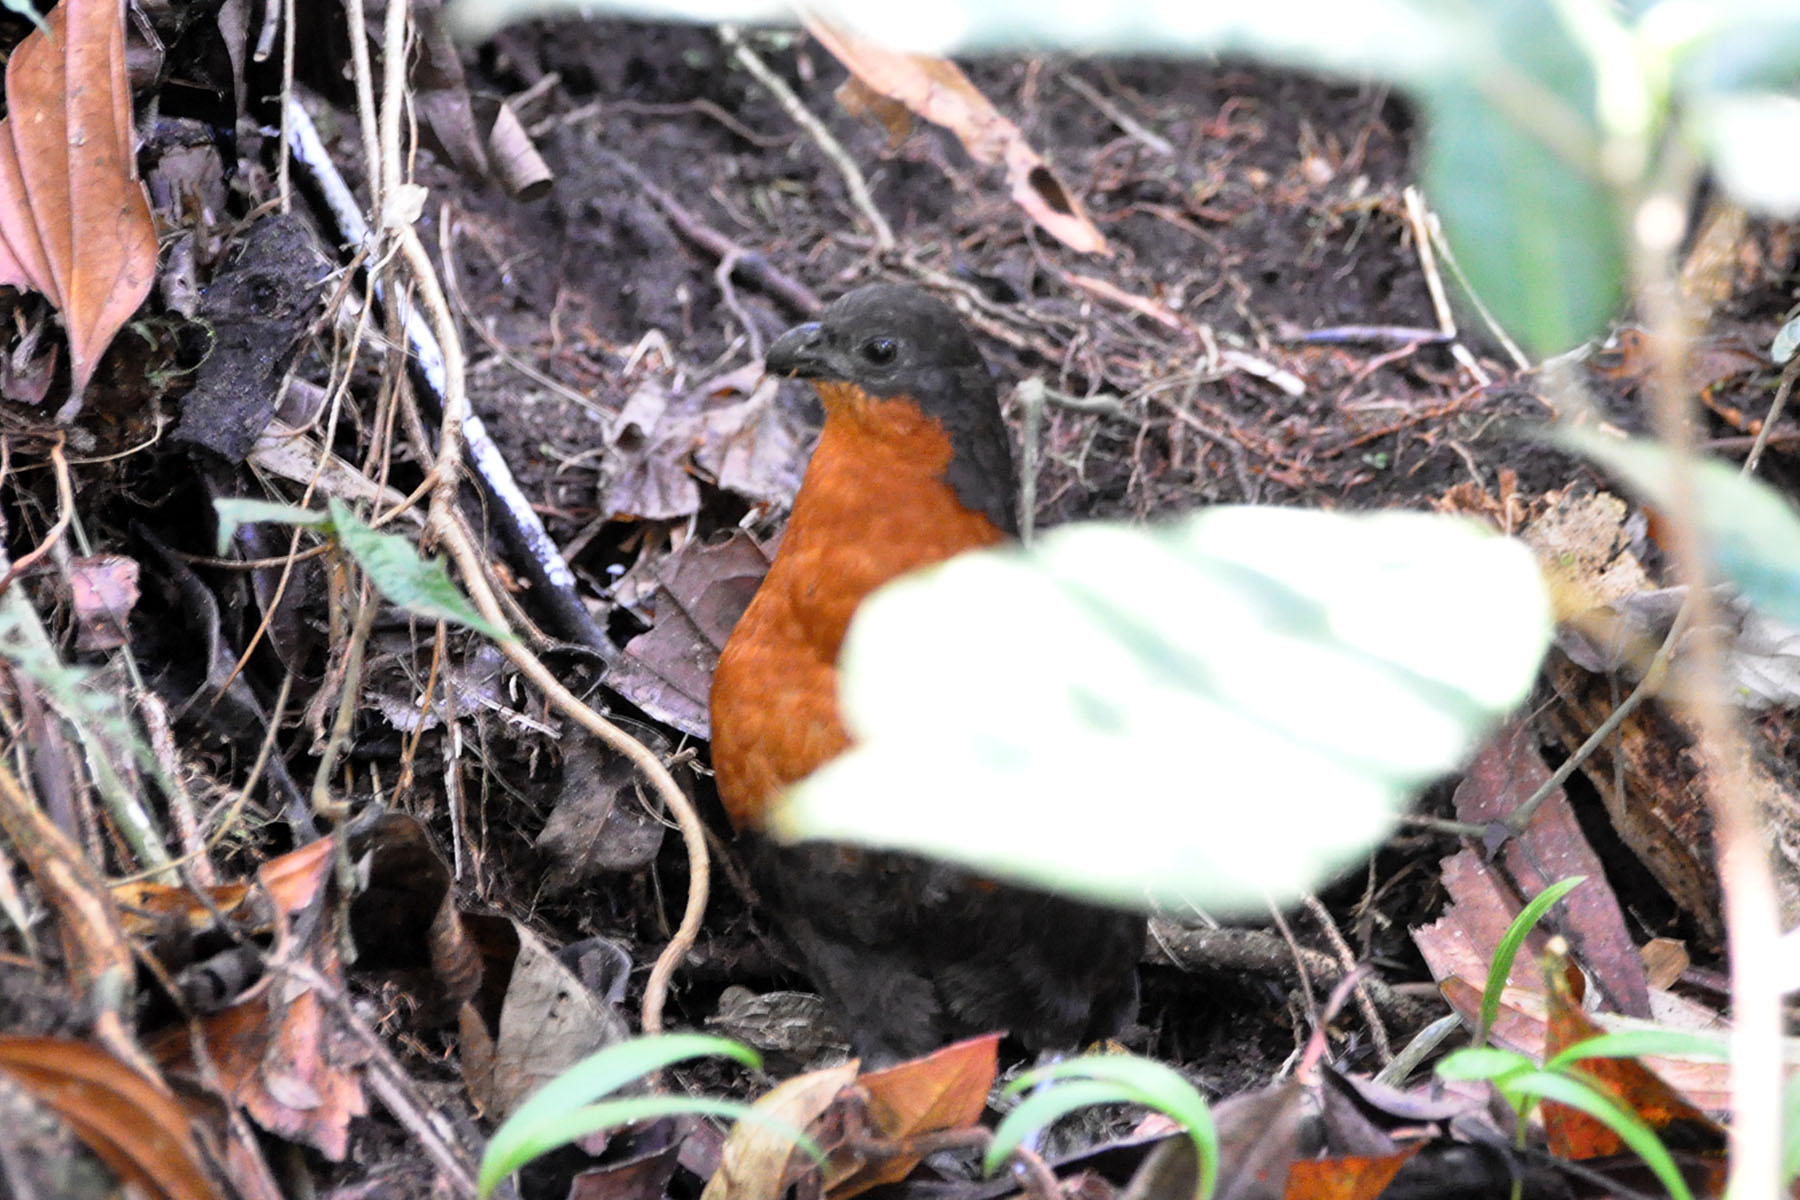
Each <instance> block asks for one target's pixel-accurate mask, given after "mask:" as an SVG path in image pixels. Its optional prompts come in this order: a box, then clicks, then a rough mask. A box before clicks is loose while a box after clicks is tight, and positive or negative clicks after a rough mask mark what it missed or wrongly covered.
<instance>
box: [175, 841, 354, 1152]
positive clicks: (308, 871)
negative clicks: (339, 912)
mask: <svg viewBox="0 0 1800 1200" xmlns="http://www.w3.org/2000/svg"><path fill="white" fill-rule="evenodd" d="M331 845H332V840H331V839H329V838H326V839H322V840H320V841H318V842H315V843H311V844H309V845H306V846H302V847H301V848H300V849H299V850H296V851H293V852H292V853H290V854H286V855H283V856H282V857H281V858H279V859H276V860H274V861H273V862H270V863H267V864H265V865H264V866H263V868H262V870H261V871H259V872H257V881H258V883H260V884H261V885H262V890H264V891H265V892H267V893H268V894H269V895H270V896H271V897H273V898H274V902H275V905H276V908H277V910H278V911H279V912H280V913H281V914H282V916H283V917H284V918H291V917H292V916H293V915H294V914H295V913H296V912H297V911H298V908H299V907H304V906H305V905H306V904H318V903H322V902H323V888H324V884H325V880H326V878H327V877H328V876H329V874H330V868H331V862H332V856H331V854H330V848H331ZM291 906H292V907H291ZM292 923H293V922H292V921H291V920H289V919H283V920H279V921H276V922H275V923H274V933H275V948H274V950H273V951H272V952H271V953H270V955H269V967H268V971H267V973H266V974H264V975H263V977H262V978H261V979H259V980H257V981H256V983H255V984H253V985H252V986H251V987H249V988H248V989H246V990H245V991H244V993H243V994H242V995H241V996H240V997H238V999H237V1000H236V1001H235V1002H234V1003H233V1004H231V1005H230V1006H229V1007H227V1008H225V1009H222V1010H220V1011H219V1012H216V1013H213V1014H211V1015H209V1016H208V1017H206V1018H205V1019H204V1020H203V1021H202V1022H201V1023H200V1027H201V1030H202V1032H203V1034H204V1036H205V1038H206V1049H207V1053H208V1054H209V1055H210V1057H211V1059H212V1065H213V1068H214V1071H213V1072H211V1073H208V1074H205V1075H198V1076H197V1078H198V1080H199V1081H201V1082H205V1081H207V1080H209V1079H215V1078H216V1079H217V1080H218V1081H219V1083H220V1084H221V1085H222V1091H223V1093H224V1098H226V1099H228V1100H231V1101H234V1102H236V1103H238V1104H241V1105H243V1107H244V1110H245V1111H246V1112H248V1113H249V1114H250V1116H251V1117H252V1118H253V1119H254V1120H255V1121H256V1123H257V1124H258V1125H261V1126H262V1127H263V1128H264V1129H267V1130H269V1131H270V1132H271V1133H275V1134H279V1135H280V1136H282V1137H285V1138H288V1139H289V1140H292V1141H297V1142H303V1143H305V1144H307V1145H309V1146H312V1147H314V1148H315V1149H317V1150H318V1151H319V1152H320V1153H321V1154H323V1155H325V1156H326V1157H327V1158H329V1159H331V1160H332V1161H333V1162H340V1161H342V1160H343V1157H344V1154H345V1152H346V1151H347V1150H348V1149H349V1131H350V1119H351V1118H352V1117H358V1116H361V1115H362V1114H364V1113H365V1112H367V1111H368V1101H367V1100H366V1099H365V1098H364V1096H363V1091H362V1083H361V1080H360V1077H359V1074H358V1068H359V1067H360V1066H361V1064H362V1062H363V1060H364V1059H365V1058H366V1057H367V1052H366V1050H364V1049H363V1047H362V1046H361V1044H360V1043H358V1042H356V1041H355V1040H354V1039H353V1038H352V1037H351V1036H350V1035H348V1034H347V1033H346V1032H344V1031H343V1030H342V1029H341V1027H340V1025H339V1022H338V1019H337V1017H336V1016H335V1015H334V1014H333V1012H332V1011H331V1009H330V1008H329V1007H328V1006H327V1005H326V1004H325V1002H324V1000H323V998H322V997H321V996H320V995H319V992H318V990H317V989H316V988H315V987H310V986H307V985H306V983H304V982H303V980H304V979H305V978H306V976H307V975H311V976H314V977H316V978H318V979H319V980H321V981H323V982H324V984H325V985H326V986H330V987H337V986H340V985H341V981H342V976H343V972H342V969H341V966H340V964H339V962H338V958H337V950H336V947H337V936H338V933H337V924H336V921H335V919H334V917H333V915H332V914H330V913H325V914H322V915H321V919H320V920H318V921H316V922H314V923H313V925H312V936H311V937H310V938H309V939H308V940H307V941H305V942H299V941H297V940H295V938H294V936H293V931H292V929H291V928H290V925H291V924H292ZM301 963H304V964H305V965H306V966H307V967H309V968H310V971H309V972H306V973H302V972H298V971H295V970H294V969H293V968H294V966H295V965H298V964H301ZM188 1028H189V1027H188V1026H187V1025H186V1024H181V1025H176V1026H174V1027H172V1028H171V1029H169V1030H167V1031H166V1032H165V1033H164V1034H163V1035H162V1036H161V1037H159V1038H156V1039H153V1040H152V1041H151V1043H150V1044H149V1046H148V1049H149V1051H150V1053H151V1055H152V1056H153V1057H154V1058H155V1059H156V1061H157V1062H158V1063H160V1064H162V1067H163V1070H164V1072H165V1073H167V1074H170V1075H175V1074H178V1073H189V1071H190V1067H191V1063H192V1059H193V1048H192V1046H191V1045H190V1042H189V1036H188Z"/></svg>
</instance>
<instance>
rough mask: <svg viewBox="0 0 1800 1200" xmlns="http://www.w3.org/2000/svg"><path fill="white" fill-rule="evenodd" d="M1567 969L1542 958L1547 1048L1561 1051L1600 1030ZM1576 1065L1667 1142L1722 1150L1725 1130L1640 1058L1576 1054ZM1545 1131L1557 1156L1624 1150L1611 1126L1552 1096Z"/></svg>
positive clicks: (1563, 964)
mask: <svg viewBox="0 0 1800 1200" xmlns="http://www.w3.org/2000/svg"><path fill="white" fill-rule="evenodd" d="M1567 970H1568V963H1567V960H1564V959H1560V958H1554V957H1553V958H1550V959H1547V960H1546V962H1545V964H1544V976H1545V978H1546V981H1547V986H1548V990H1549V1001H1550V1008H1549V1038H1548V1041H1547V1042H1546V1043H1545V1046H1544V1053H1545V1054H1559V1053H1561V1052H1562V1051H1563V1050H1566V1049H1568V1048H1569V1047H1570V1046H1573V1045H1575V1044H1576V1043H1577V1042H1584V1041H1587V1040H1588V1039H1589V1038H1592V1037H1597V1036H1598V1035H1599V1034H1600V1033H1601V1032H1602V1030H1601V1028H1600V1027H1599V1026H1598V1025H1596V1024H1595V1023H1594V1022H1593V1020H1591V1019H1590V1018H1589V1017H1588V1015H1587V1014H1586V1013H1584V1012H1582V1011H1581V1005H1580V1002H1579V1001H1577V1000H1576V999H1575V998H1574V996H1573V995H1572V994H1571V992H1570V989H1569V986H1568V982H1567V980H1566V978H1565V972H1566V971H1567ZM1574 1065H1575V1066H1577V1067H1578V1068H1580V1069H1581V1070H1582V1071H1584V1072H1586V1073H1587V1074H1588V1076H1589V1077H1590V1078H1591V1080H1592V1081H1594V1082H1595V1083H1596V1084H1598V1086H1599V1088H1600V1090H1601V1091H1603V1092H1605V1093H1607V1094H1608V1095H1609V1096H1611V1097H1612V1098H1613V1099H1614V1100H1616V1101H1618V1102H1619V1103H1620V1104H1622V1105H1624V1106H1625V1107H1626V1108H1629V1109H1630V1110H1631V1111H1632V1112H1634V1113H1636V1114H1637V1115H1638V1116H1639V1117H1641V1118H1643V1120H1644V1122H1645V1123H1646V1124H1647V1125H1649V1126H1650V1128H1652V1129H1654V1130H1656V1131H1657V1132H1658V1133H1660V1134H1663V1135H1664V1139H1663V1140H1664V1141H1665V1142H1666V1143H1667V1144H1668V1145H1671V1146H1681V1147H1684V1148H1686V1149H1690V1150H1698V1149H1702V1148H1705V1147H1711V1148H1713V1149H1715V1150H1716V1151H1722V1150H1723V1148H1724V1144H1725V1131H1724V1130H1723V1129H1721V1128H1720V1127H1719V1126H1718V1125H1717V1124H1715V1123H1714V1122H1713V1121H1712V1119H1711V1118H1709V1117H1708V1116H1707V1115H1706V1114H1705V1113H1703V1112H1701V1111H1700V1110H1699V1109H1698V1108H1696V1107H1694V1106H1693V1105H1692V1104H1689V1103H1688V1102H1687V1101H1686V1100H1684V1099H1682V1097H1681V1096H1680V1095H1678V1094H1677V1093H1676V1091H1675V1089H1674V1088H1672V1087H1670V1086H1669V1084H1667V1083H1665V1082H1664V1081H1663V1080H1662V1079H1660V1078H1658V1077H1657V1075H1656V1073H1655V1072H1654V1071H1652V1070H1651V1069H1650V1068H1649V1067H1648V1066H1646V1065H1645V1064H1644V1063H1643V1062H1640V1061H1638V1060H1637V1059H1631V1058H1583V1059H1578V1060H1576V1062H1575V1064H1574ZM1721 1065H1722V1064H1721ZM1544 1132H1545V1134H1546V1136H1547V1137H1548V1140H1549V1143H1550V1151H1551V1153H1553V1154H1555V1155H1556V1156H1557V1157H1559V1158H1567V1159H1574V1160H1580V1159H1586V1158H1599V1157H1601V1156H1602V1155H1608V1154H1619V1153H1622V1152H1624V1150H1625V1143H1624V1141H1623V1139H1621V1138H1620V1137H1619V1135H1618V1134H1616V1133H1614V1132H1613V1131H1612V1130H1611V1128H1609V1127H1608V1126H1606V1125H1605V1124H1603V1123H1601V1122H1600V1121H1597V1120H1595V1119H1594V1118H1593V1117H1590V1116H1588V1115H1587V1114H1586V1113H1584V1112H1581V1111H1580V1110H1578V1109H1573V1108H1570V1107H1568V1106H1567V1105H1563V1104H1557V1103H1555V1102H1554V1101H1548V1100H1546V1101H1545V1102H1544ZM1671 1134H1673V1135H1674V1136H1670V1135H1671Z"/></svg>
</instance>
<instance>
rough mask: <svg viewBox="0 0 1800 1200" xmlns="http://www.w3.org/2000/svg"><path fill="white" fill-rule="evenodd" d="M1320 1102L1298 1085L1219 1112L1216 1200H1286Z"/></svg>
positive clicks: (1243, 1097) (1242, 1098) (1228, 1104)
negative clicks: (1302, 1140) (1289, 1179)
mask: <svg viewBox="0 0 1800 1200" xmlns="http://www.w3.org/2000/svg"><path fill="white" fill-rule="evenodd" d="M1318 1115H1319V1108H1318V1101H1317V1100H1316V1099H1315V1097H1314V1096H1313V1094H1312V1092H1311V1091H1310V1090H1309V1089H1308V1088H1306V1087H1305V1086H1304V1085H1303V1084H1301V1083H1300V1082H1299V1081H1298V1080H1289V1081H1288V1082H1286V1083H1282V1084H1276V1085H1274V1086H1272V1087H1267V1088H1264V1089H1263V1090H1261V1091H1259V1092H1245V1093H1240V1094H1239V1095H1236V1096H1232V1097H1229V1098H1228V1099H1225V1100H1222V1101H1220V1102H1219V1103H1217V1104H1215V1105H1214V1106H1213V1122H1214V1124H1215V1125H1217V1126H1218V1131H1219V1181H1218V1186H1217V1187H1216V1188H1215V1189H1214V1191H1213V1196H1214V1197H1215V1198H1216V1200H1280V1198H1281V1197H1283V1196H1285V1195H1286V1194H1287V1179H1288V1174H1289V1172H1290V1171H1291V1170H1292V1168H1293V1166H1294V1162H1295V1160H1296V1159H1297V1158H1298V1157H1299V1155H1300V1153H1301V1150H1300V1143H1301V1139H1302V1136H1303V1134H1304V1133H1306V1132H1307V1131H1308V1130H1309V1127H1310V1126H1311V1125H1312V1124H1313V1123H1314V1122H1315V1121H1316V1120H1317V1119H1318Z"/></svg>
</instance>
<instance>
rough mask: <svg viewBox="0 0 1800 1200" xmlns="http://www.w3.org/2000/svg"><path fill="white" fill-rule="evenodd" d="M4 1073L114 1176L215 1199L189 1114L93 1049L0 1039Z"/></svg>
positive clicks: (193, 1199)
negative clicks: (60, 1120)
mask: <svg viewBox="0 0 1800 1200" xmlns="http://www.w3.org/2000/svg"><path fill="white" fill-rule="evenodd" d="M0 1072H4V1073H5V1074H7V1075H8V1076H10V1077H11V1078H13V1079H14V1080H16V1081H17V1082H18V1083H19V1084H20V1085H21V1086H23V1087H24V1088H25V1089H26V1090H27V1091H29V1092H31V1094H32V1095H33V1096H34V1097H36V1098H37V1100H38V1101H39V1103H41V1104H44V1105H45V1106H47V1107H49V1108H52V1109H54V1110H55V1111H56V1112H57V1114H58V1115H60V1116H61V1117H62V1118H63V1120H65V1121H67V1122H68V1123H69V1125H70V1127H72V1128H73V1129H74V1130H75V1132H76V1133H77V1134H78V1135H79V1136H80V1138H81V1140H82V1141H83V1142H84V1143H85V1144H86V1145H87V1146H88V1148H89V1149H91V1150H92V1151H93V1152H94V1153H95V1154H96V1155H97V1156H99V1158H100V1160H101V1161H102V1162H104V1163H106V1165H107V1166H109V1167H111V1168H112V1169H113V1171H114V1172H116V1173H117V1174H118V1176H119V1177H120V1178H121V1179H123V1180H126V1181H129V1182H130V1183H133V1184H136V1185H138V1186H139V1187H141V1188H143V1189H144V1190H145V1191H146V1192H148V1193H149V1194H150V1195H152V1196H155V1197H161V1198H163V1200H215V1198H216V1197H218V1196H220V1195H221V1194H222V1193H221V1192H220V1190H219V1188H218V1187H217V1185H216V1184H215V1183H214V1182H213V1181H212V1179H211V1178H209V1177H208V1175H207V1173H206V1170H205V1168H204V1167H203V1166H202V1165H201V1158H200V1152H199V1147H198V1146H197V1144H196V1143H195V1141H194V1135H193V1130H192V1129H191V1127H190V1125H189V1121H190V1117H189V1114H188V1113H187V1111H186V1110H185V1109H183V1108H182V1106H181V1104H180V1103H179V1102H178V1101H177V1100H176V1099H175V1098H174V1097H173V1096H171V1095H170V1094H169V1093H168V1091H167V1090H165V1089H164V1088H162V1087H160V1086H158V1085H157V1084H156V1083H154V1082H152V1081H151V1080H149V1079H146V1078H145V1077H144V1076H142V1075H140V1074H138V1073H137V1072H136V1071H134V1070H132V1069H131V1068H130V1067H128V1066H126V1065H125V1064H124V1063H122V1062H120V1061H119V1060H118V1059H116V1058H114V1057H113V1056H112V1055H110V1054H108V1053H107V1052H106V1051H104V1050H102V1049H101V1048H100V1047H98V1046H94V1045H90V1044H88V1043H86V1042H77V1041H71V1040H66V1039H62V1038H43V1037H8V1036H0Z"/></svg>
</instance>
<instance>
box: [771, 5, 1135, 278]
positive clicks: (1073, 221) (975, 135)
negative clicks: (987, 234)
mask: <svg viewBox="0 0 1800 1200" xmlns="http://www.w3.org/2000/svg"><path fill="white" fill-rule="evenodd" d="M805 25H806V28H807V31H808V32H809V33H811V34H812V35H813V37H815V38H817V39H818V41H819V44H820V45H822V46H824V47H825V49H827V50H829V51H830V52H831V54H832V56H833V57H835V58H836V59H837V60H838V61H839V62H841V63H843V64H844V66H845V67H846V68H847V69H848V70H849V71H850V73H851V74H853V75H855V76H856V77H857V78H858V79H860V80H861V81H862V82H863V84H864V86H865V87H867V88H868V89H869V91H871V92H874V93H875V94H876V95H878V96H886V97H887V98H888V99H890V100H893V101H896V102H898V103H900V104H904V105H905V106H906V107H907V108H909V109H911V110H912V111H913V112H915V113H917V114H918V115H919V116H921V117H923V118H925V120H927V121H930V122H931V123H932V124H934V125H942V126H943V127H944V128H945V129H948V130H950V132H952V133H954V134H955V135H956V136H957V137H958V138H960V139H962V144H963V148H964V149H966V150H967V151H968V152H969V156H970V157H971V158H973V159H975V161H977V162H981V163H986V164H988V165H989V166H993V165H997V164H998V165H1003V166H1004V167H1005V168H1006V182H1007V187H1008V188H1009V189H1010V191H1011V194H1012V198H1013V201H1014V203H1016V204H1017V205H1018V206H1019V207H1020V208H1022V209H1024V210H1025V212H1026V214H1027V215H1029V216H1030V217H1031V219H1032V220H1034V221H1036V222H1037V223H1038V224H1039V225H1040V226H1042V227H1043V229H1044V230H1045V231H1046V232H1048V233H1049V234H1050V235H1051V236H1052V237H1054V238H1056V239H1057V240H1058V241H1060V242H1062V243H1063V244H1064V245H1065V246H1068V247H1069V248H1070V249H1073V250H1079V251H1081V252H1082V253H1084V254H1111V253H1112V250H1111V248H1110V247H1109V246H1108V245H1107V244H1106V238H1105V236H1104V235H1103V234H1101V232H1100V230H1099V229H1097V228H1096V227H1095V226H1094V223H1093V222H1092V221H1090V220H1088V217H1087V214H1086V213H1085V212H1083V211H1082V208H1081V202H1080V201H1079V200H1077V199H1076V198H1075V196H1074V194H1073V193H1072V192H1070V191H1069V190H1068V189H1067V188H1066V187H1064V186H1063V184H1062V181H1061V180H1059V179H1058V178H1057V177H1056V174H1055V173H1054V172H1053V171H1051V170H1050V168H1049V167H1048V166H1046V165H1045V163H1044V160H1043V158H1041V157H1040V156H1039V155H1038V152H1037V151H1035V150H1033V149H1032V148H1031V146H1030V145H1029V144H1028V143H1027V142H1026V141H1025V135H1024V134H1023V133H1021V132H1020V131H1019V127H1018V126H1017V125H1014V124H1013V123H1012V122H1011V121H1009V120H1007V119H1006V118H1005V117H1003V116H1001V115H1000V112H999V110H997V109H996V108H995V107H994V106H993V105H992V104H991V103H989V102H988V98H987V97H986V96H983V95H982V94H981V92H980V91H979V90H977V89H976V87H975V85H974V84H972V83H970V82H969V78H968V76H966V75H964V74H963V73H962V69H961V68H960V67H958V66H957V65H956V64H955V63H953V62H950V61H949V60H948V59H942V58H928V57H926V56H924V55H920V54H903V53H901V52H899V51H897V50H888V49H885V48H883V47H881V46H877V45H875V44H873V43H871V42H867V41H864V40H863V39H861V38H859V37H855V36H853V35H851V34H848V33H845V32H843V31H842V30H839V29H834V28H832V27H830V26H828V25H825V24H824V23H823V22H821V21H819V20H817V19H816V18H812V17H808V18H805ZM890 129H891V126H890Z"/></svg>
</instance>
